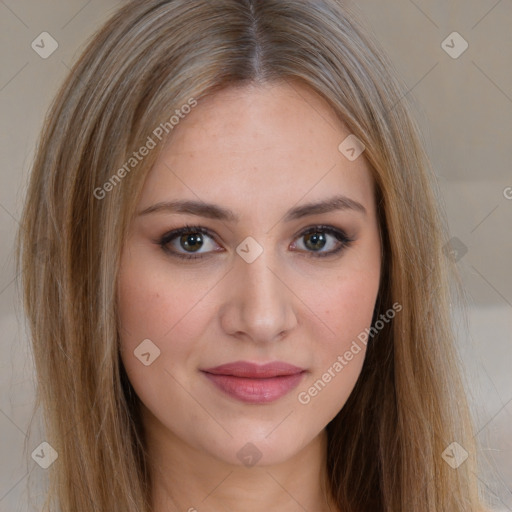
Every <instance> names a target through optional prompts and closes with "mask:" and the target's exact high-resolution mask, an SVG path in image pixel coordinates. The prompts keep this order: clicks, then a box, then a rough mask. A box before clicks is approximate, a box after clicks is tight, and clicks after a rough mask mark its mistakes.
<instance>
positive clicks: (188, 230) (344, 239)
mask: <svg viewBox="0 0 512 512" xmlns="http://www.w3.org/2000/svg"><path fill="white" fill-rule="evenodd" d="M196 233H200V234H203V235H207V236H209V237H210V238H212V239H213V240H215V237H214V235H213V234H212V232H211V231H210V230H209V229H206V228H204V227H202V226H191V225H188V224H187V225H185V226H183V227H181V228H179V229H174V230H172V231H169V232H168V233H166V234H164V235H163V236H162V237H161V238H160V240H158V241H157V242H156V243H158V245H159V246H160V247H161V248H162V250H163V251H165V253H166V254H169V255H171V256H175V257H177V258H180V259H183V260H195V259H202V258H204V257H205V256H207V255H209V254H211V252H210V253H200V254H199V253H198V254H193V253H191V254H184V253H180V252H177V251H174V250H171V249H169V247H168V245H169V243H170V242H172V241H173V240H174V239H175V238H177V237H179V236H181V235H185V234H196ZM312 233H327V234H329V235H332V236H334V237H335V238H336V239H337V240H338V242H340V243H341V245H340V246H339V247H338V248H337V249H334V250H331V251H329V252H325V253H318V252H317V253H315V252H312V251H306V254H307V257H312V258H325V257H328V256H333V255H335V254H337V253H339V252H341V251H342V250H344V249H346V248H347V247H349V246H350V245H351V243H352V242H354V239H353V238H350V237H349V236H347V234H346V233H345V232H344V231H342V230H340V229H338V228H335V227H333V226H325V225H316V226H311V227H309V228H306V230H305V231H303V232H302V233H300V234H299V235H298V237H297V238H302V237H304V236H307V235H310V234H312Z"/></svg>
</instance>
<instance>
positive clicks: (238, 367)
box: [202, 361, 305, 379]
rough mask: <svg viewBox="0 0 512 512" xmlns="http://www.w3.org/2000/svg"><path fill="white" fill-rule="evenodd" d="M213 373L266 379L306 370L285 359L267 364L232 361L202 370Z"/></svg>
mask: <svg viewBox="0 0 512 512" xmlns="http://www.w3.org/2000/svg"><path fill="white" fill-rule="evenodd" d="M202 371H203V372H206V373H211V374H213V375H232V376H234V377H246V378H249V379H251V378H252V379H265V378H267V379H268V378H271V377H279V376H285V375H295V374H297V373H302V372H303V371H305V369H304V368H299V367H298V366H295V365H293V364H288V363H285V362H283V361H274V362H271V363H266V364H258V363H251V362H249V361H234V362H232V363H226V364H221V365H220V366H215V367H214V368H206V369H205V370H202Z"/></svg>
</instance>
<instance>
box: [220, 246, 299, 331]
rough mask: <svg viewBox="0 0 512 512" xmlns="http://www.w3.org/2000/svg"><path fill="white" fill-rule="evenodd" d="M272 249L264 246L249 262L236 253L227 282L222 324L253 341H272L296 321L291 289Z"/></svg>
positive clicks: (290, 327)
mask: <svg viewBox="0 0 512 512" xmlns="http://www.w3.org/2000/svg"><path fill="white" fill-rule="evenodd" d="M279 269H280V265H279V263H278V258H276V257H274V252H273V251H271V250H270V249H264V250H263V252H262V253H261V254H260V255H259V256H258V257H257V258H256V259H255V260H254V261H252V262H251V263H248V262H247V261H246V260H244V258H243V257H239V258H238V259H237V260H236V262H235V268H234V269H233V271H232V280H231V282H230V284H229V287H230V289H231V293H229V294H228V297H229V298H228V304H227V309H225V310H224V318H223V319H222V320H223V323H224V328H225V329H226V330H227V331H228V332H230V333H231V334H235V333H237V335H241V334H242V333H244V334H245V335H246V336H248V337H250V338H252V339H253V340H254V341H272V340H274V339H276V338H278V337H279V336H280V335H281V333H283V331H288V330H290V329H292V328H293V327H294V326H295V324H296V318H295V314H294V307H293V293H292V292H291V291H290V290H289V289H288V287H287V286H285V284H284V283H283V277H282V276H280V275H279Z"/></svg>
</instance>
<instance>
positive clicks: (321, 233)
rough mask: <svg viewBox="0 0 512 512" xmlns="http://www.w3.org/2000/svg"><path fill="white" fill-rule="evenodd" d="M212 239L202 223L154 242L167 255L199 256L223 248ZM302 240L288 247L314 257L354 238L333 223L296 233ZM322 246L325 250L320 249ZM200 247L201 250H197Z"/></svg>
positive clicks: (342, 246)
mask: <svg viewBox="0 0 512 512" xmlns="http://www.w3.org/2000/svg"><path fill="white" fill-rule="evenodd" d="M214 238H215V237H214V236H213V234H212V233H211V232H210V230H208V229H206V228H204V227H202V226H189V225H186V226H183V227H182V228H179V229H175V230H173V231H170V232H169V233H166V234H165V235H163V237H162V238H161V239H160V240H159V241H158V244H159V245H160V247H161V248H162V249H163V250H164V251H165V252H166V253H167V254H169V255H171V256H176V257H178V258H182V259H201V258H204V257H205V256H206V255H208V254H210V253H211V252H220V251H222V250H223V249H221V248H219V246H218V245H217V248H215V245H216V244H215V241H214ZM302 239H304V242H300V243H297V242H294V243H292V245H291V247H292V248H293V249H297V248H299V249H300V252H305V253H306V255H307V256H308V257H317V258H320V257H326V256H332V255H334V254H337V253H339V252H341V251H342V250H343V249H345V248H346V247H348V246H349V245H350V244H351V243H352V242H353V241H354V240H353V239H352V238H350V237H348V236H347V235H346V233H345V232H344V231H342V230H340V229H338V228H335V227H333V226H312V227H310V228H308V229H307V230H306V231H303V232H302V233H301V234H300V235H299V236H298V240H302ZM208 245H210V248H209V247H208ZM212 246H213V247H212ZM326 247H327V248H328V250H324V249H325V248H326ZM201 249H205V250H203V251H201V252H200V250H201Z"/></svg>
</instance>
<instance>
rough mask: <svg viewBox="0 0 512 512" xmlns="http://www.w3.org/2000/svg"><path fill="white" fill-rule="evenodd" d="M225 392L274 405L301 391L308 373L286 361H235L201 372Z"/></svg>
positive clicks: (243, 398)
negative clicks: (295, 390)
mask: <svg viewBox="0 0 512 512" xmlns="http://www.w3.org/2000/svg"><path fill="white" fill-rule="evenodd" d="M201 371H202V372H203V373H204V375H205V376H206V377H207V378H208V379H209V380H210V381H211V382H212V383H213V384H214V385H215V386H216V387H217V388H218V389H220V390H221V391H223V392H224V393H226V394H227V395H229V396H231V397H232V398H235V399H237V400H240V401H242V402H245V403H252V404H264V403H269V402H274V401H275V400H278V399H279V398H281V397H283V396H284V395H286V394H287V393H289V392H290V391H291V390H292V389H293V388H295V387H297V386H298V384H299V382H300V381H301V380H302V378H303V376H304V373H305V372H306V370H305V369H304V368H299V367H298V366H294V365H291V364H288V363H284V362H282V361H275V362H272V363H266V364H257V363H251V362H247V361H235V362H232V363H227V364H223V365H220V366H216V367H214V368H207V369H205V370H201Z"/></svg>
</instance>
